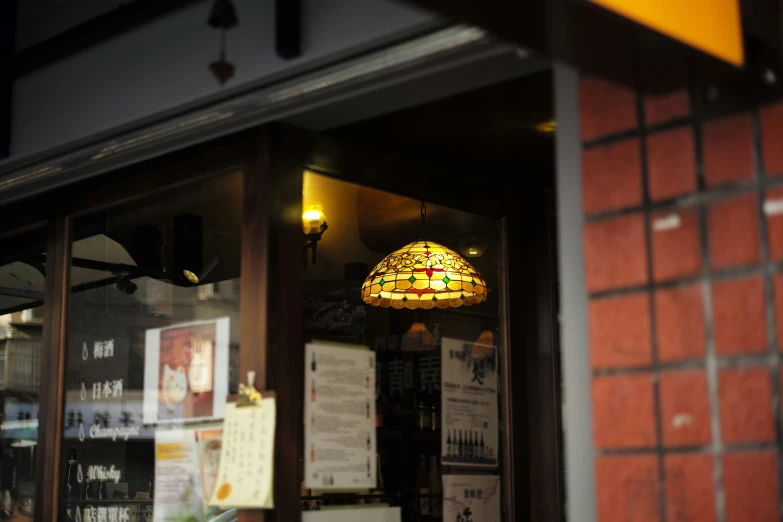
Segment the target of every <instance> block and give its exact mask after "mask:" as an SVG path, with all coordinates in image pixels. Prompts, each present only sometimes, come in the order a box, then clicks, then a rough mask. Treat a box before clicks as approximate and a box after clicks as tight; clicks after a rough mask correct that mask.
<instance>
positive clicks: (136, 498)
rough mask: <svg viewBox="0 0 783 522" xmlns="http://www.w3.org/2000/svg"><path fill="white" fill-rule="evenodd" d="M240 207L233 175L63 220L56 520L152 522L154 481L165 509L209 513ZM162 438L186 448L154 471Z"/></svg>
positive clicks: (231, 328)
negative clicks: (65, 262) (66, 248)
mask: <svg viewBox="0 0 783 522" xmlns="http://www.w3.org/2000/svg"><path fill="white" fill-rule="evenodd" d="M240 214H241V174H239V173H235V174H231V175H224V176H220V177H216V178H213V179H210V180H208V181H204V182H199V183H195V184H193V185H189V186H186V187H184V188H178V189H177V190H175V191H167V192H166V193H162V194H156V195H150V196H147V197H145V198H143V199H141V200H137V201H136V202H134V203H133V204H125V205H122V206H118V207H113V208H110V209H108V210H105V211H102V212H99V213H96V214H91V215H87V216H83V217H80V218H78V219H77V220H76V221H75V225H74V231H73V234H74V236H73V244H72V256H71V267H70V285H71V295H70V302H69V308H68V330H67V332H68V343H67V354H66V368H65V387H66V388H65V404H64V416H63V423H64V426H63V440H62V458H63V463H62V470H63V475H62V477H61V486H60V495H61V505H62V506H63V509H64V511H65V513H64V515H67V518H68V519H70V520H73V521H79V520H84V521H85V522H87V521H93V522H151V521H152V519H153V499H154V497H155V495H156V491H157V494H158V495H159V497H160V498H159V500H161V501H164V500H165V504H166V505H167V506H169V509H170V510H169V511H166V512H164V513H161V514H160V515H161V516H165V517H167V518H168V519H171V520H174V519H181V520H202V521H203V520H209V519H210V518H212V517H213V516H215V515H217V514H219V510H216V509H208V508H207V507H206V499H207V498H208V497H209V496H210V495H211V493H212V488H213V481H214V472H215V471H216V469H215V462H216V458H217V456H218V455H219V450H220V437H221V430H222V423H221V419H222V412H223V406H224V405H225V401H226V396H227V395H228V394H229V393H235V392H236V388H237V384H238V383H237V365H238V350H239V317H240V316H239V282H240V273H239V272H240ZM163 440H165V441H168V442H169V443H171V444H175V445H177V448H180V449H182V450H183V451H184V452H190V453H187V455H191V454H192V455H193V456H194V460H193V461H192V462H191V465H184V467H183V469H182V472H181V473H179V474H174V475H172V474H171V473H168V474H167V475H166V476H163V475H162V474H159V473H158V471H157V470H158V469H162V468H160V467H159V466H158V467H156V441H157V443H158V444H159V445H160V444H161V441H163ZM179 455H180V456H182V455H185V454H184V453H179ZM187 460H188V459H187V458H183V459H182V462H183V463H184V462H185V461H187ZM172 476H176V477H177V479H178V480H177V482H173V481H172ZM159 481H161V482H159ZM189 517H192V518H189Z"/></svg>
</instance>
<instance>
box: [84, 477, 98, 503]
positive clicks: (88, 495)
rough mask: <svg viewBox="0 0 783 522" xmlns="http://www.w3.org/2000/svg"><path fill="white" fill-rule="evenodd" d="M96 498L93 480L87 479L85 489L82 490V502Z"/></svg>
mask: <svg viewBox="0 0 783 522" xmlns="http://www.w3.org/2000/svg"><path fill="white" fill-rule="evenodd" d="M95 498H97V497H96V491H95V486H94V485H93V480H92V479H90V478H88V479H87V488H86V489H85V490H84V500H94V499H95Z"/></svg>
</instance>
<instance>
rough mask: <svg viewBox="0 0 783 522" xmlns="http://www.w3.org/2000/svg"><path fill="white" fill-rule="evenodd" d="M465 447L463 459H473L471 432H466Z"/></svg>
mask: <svg viewBox="0 0 783 522" xmlns="http://www.w3.org/2000/svg"><path fill="white" fill-rule="evenodd" d="M465 445H466V450H467V451H465V458H468V459H473V432H472V431H468V434H467V435H466V436H465Z"/></svg>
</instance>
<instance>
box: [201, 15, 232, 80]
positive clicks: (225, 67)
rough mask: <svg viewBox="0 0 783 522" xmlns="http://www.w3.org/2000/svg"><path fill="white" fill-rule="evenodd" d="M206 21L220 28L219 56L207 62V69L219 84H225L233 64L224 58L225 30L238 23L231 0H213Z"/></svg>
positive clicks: (211, 25)
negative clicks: (209, 62)
mask: <svg viewBox="0 0 783 522" xmlns="http://www.w3.org/2000/svg"><path fill="white" fill-rule="evenodd" d="M207 23H208V24H209V26H210V27H213V28H215V29H219V30H220V58H218V59H217V60H215V61H214V62H212V63H211V64H209V70H210V71H212V74H213V75H214V76H215V78H216V79H217V81H218V82H220V85H225V84H226V82H227V81H228V80H230V79H231V78H232V77H233V76H234V70H235V67H234V64H233V63H231V62H229V61H228V60H226V31H227V30H228V29H231V28H232V27H236V26H237V25H238V24H239V18H237V11H236V9H235V8H234V4H233V3H232V2H231V0H215V3H214V4H213V5H212V11H211V12H210V13H209V18H208V19H207Z"/></svg>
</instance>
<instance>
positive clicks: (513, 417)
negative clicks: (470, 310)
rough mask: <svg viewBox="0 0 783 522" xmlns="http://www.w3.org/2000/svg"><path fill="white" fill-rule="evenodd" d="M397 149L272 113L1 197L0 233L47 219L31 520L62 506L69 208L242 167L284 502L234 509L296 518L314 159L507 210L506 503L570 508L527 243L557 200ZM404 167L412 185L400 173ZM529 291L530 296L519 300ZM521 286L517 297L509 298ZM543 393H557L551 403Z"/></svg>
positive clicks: (545, 275)
mask: <svg viewBox="0 0 783 522" xmlns="http://www.w3.org/2000/svg"><path fill="white" fill-rule="evenodd" d="M391 157H392V156H388V157H387V156H383V155H379V154H378V153H377V151H371V150H368V149H364V148H362V147H360V146H358V145H357V144H354V143H351V144H350V145H349V144H346V143H340V142H338V141H335V140H331V139H326V138H324V137H323V136H320V135H317V134H312V133H309V132H304V131H300V130H297V129H294V128H292V127H289V126H286V125H284V124H280V123H273V124H268V125H265V126H263V127H259V128H255V129H251V130H248V131H244V132H242V133H238V134H233V135H230V136H227V137H224V138H220V139H217V140H214V141H211V142H209V143H207V144H199V145H194V146H191V147H188V148H185V149H181V150H179V151H176V152H173V153H169V154H167V155H165V156H162V157H159V158H155V159H150V160H146V161H143V162H139V163H136V164H134V165H132V166H129V167H125V168H122V169H118V170H116V171H114V172H111V173H109V174H105V175H101V176H99V177H94V178H90V179H87V180H82V181H78V182H76V183H74V184H72V185H69V186H66V187H63V188H60V189H56V190H53V191H51V192H48V193H45V194H42V195H39V196H35V197H32V198H29V199H28V200H23V201H21V202H19V203H15V204H11V205H7V206H5V207H0V220H2V221H0V222H3V223H5V225H6V226H5V228H4V230H2V231H0V240H2V239H4V238H7V237H11V236H15V235H17V234H20V233H23V232H24V231H26V230H30V229H33V228H37V227H42V226H46V227H48V243H47V266H48V267H49V266H50V267H52V268H51V270H50V271H49V273H48V275H47V278H46V287H45V289H46V290H45V291H46V298H45V302H44V331H43V339H44V341H43V346H42V368H41V375H42V379H43V382H47V383H54V384H53V385H52V386H49V387H47V388H45V389H42V391H41V396H40V419H41V424H40V425H41V426H42V427H45V429H39V449H38V457H37V469H36V477H38V481H37V484H36V486H37V488H36V511H35V518H34V520H35V522H56V521H57V520H58V519H59V513H60V510H61V505H60V502H59V500H60V499H59V494H60V491H59V489H60V486H61V484H60V476H61V473H60V471H61V470H60V464H61V461H62V455H61V438H62V423H63V394H64V387H63V386H64V369H65V349H66V340H67V332H66V329H67V310H68V298H69V289H70V287H69V281H68V279H69V272H70V250H71V240H72V230H71V229H72V225H73V222H74V219H75V218H76V217H78V216H80V215H83V214H86V213H90V212H95V211H99V210H102V209H105V208H108V207H112V206H115V205H119V204H124V203H132V202H134V201H140V202H141V201H143V200H144V198H145V197H146V196H148V195H149V194H151V193H154V192H160V191H164V190H170V189H172V188H176V187H178V186H185V185H188V184H191V183H198V181H199V180H203V179H207V178H209V177H212V176H216V175H219V174H221V173H226V172H232V171H233V172H236V171H241V172H242V175H243V191H244V193H243V197H242V200H243V208H242V221H241V238H242V246H241V248H242V257H241V278H242V279H241V290H240V296H241V297H240V311H241V316H242V318H243V320H242V323H241V327H240V358H239V367H240V376H241V378H244V377H242V376H245V375H247V372H248V371H255V372H256V376H257V377H256V383H257V385H258V386H259V387H260V388H262V389H270V390H275V391H276V392H277V397H278V398H277V400H278V419H277V429H276V434H275V444H276V448H275V464H274V474H275V476H274V495H275V506H276V508H275V509H274V510H270V511H260V510H240V511H239V515H238V518H239V521H240V522H270V521H271V522H276V521H285V522H298V521H299V520H301V504H300V502H299V496H300V491H301V477H300V475H299V460H300V458H301V454H302V445H303V436H304V425H303V422H302V417H303V405H304V402H303V401H304V383H303V379H304V373H303V368H304V349H303V327H302V301H303V274H304V266H303V265H304V260H303V256H302V248H303V243H302V237H301V236H302V233H301V218H300V216H301V206H302V183H303V173H304V171H305V170H311V171H314V172H317V173H320V174H324V175H327V176H331V177H334V178H337V179H341V180H344V181H348V182H351V183H356V184H359V185H363V186H367V187H371V188H375V189H379V190H387V191H390V192H396V193H399V194H400V195H403V196H408V197H413V198H417V199H420V198H425V199H427V200H428V201H429V202H432V203H435V204H442V205H446V206H449V207H452V208H456V209H459V210H465V211H468V212H472V213H475V214H479V215H482V216H486V217H490V218H493V219H496V220H498V222H499V224H500V230H501V248H502V252H501V254H502V255H501V259H502V263H503V276H502V278H501V283H500V286H502V288H501V289H500V290H501V291H502V296H501V303H502V308H503V313H502V314H501V324H502V327H503V334H502V335H503V342H504V343H505V346H506V347H507V349H506V350H504V357H505V361H504V367H505V368H506V374H505V375H504V376H503V379H504V380H503V389H504V390H505V396H504V401H503V403H504V408H505V409H504V418H505V419H506V426H508V428H509V429H506V430H504V433H503V443H504V446H505V448H506V449H507V451H506V452H505V461H504V463H503V467H502V468H501V469H502V471H503V473H504V476H503V481H504V487H505V492H504V498H505V505H504V506H503V510H504V511H505V512H507V513H508V516H509V520H547V521H550V520H562V491H561V488H560V481H559V480H558V478H557V476H556V475H558V474H557V473H552V472H551V470H552V469H557V470H558V471H559V469H558V468H559V467H560V466H559V458H560V450H559V442H558V441H559V437H560V423H559V415H560V413H559V402H558V401H559V394H558V390H559V383H557V382H553V379H552V377H553V376H554V374H553V373H552V368H553V367H554V365H555V364H557V363H558V361H557V360H556V359H557V356H558V355H557V351H556V350H555V349H553V347H555V346H556V335H552V332H553V331H555V332H556V318H555V317H556V307H555V306H554V304H553V303H554V301H553V299H554V295H555V294H554V293H553V292H554V287H553V286H552V284H551V281H553V277H554V276H553V274H552V273H551V270H552V268H553V266H552V264H553V259H552V258H551V257H549V258H546V259H544V256H532V257H531V256H530V254H529V252H530V251H531V250H533V251H536V250H539V249H543V250H546V249H547V248H549V245H550V240H551V237H549V236H547V234H546V233H543V232H542V231H543V230H546V229H547V227H548V226H550V225H551V216H552V213H553V209H552V207H551V206H546V205H545V204H544V203H542V202H544V201H548V200H547V199H546V197H544V198H542V194H541V192H540V191H530V192H529V193H528V194H527V195H525V196H524V198H522V197H521V196H520V194H519V193H516V192H515V191H513V190H511V189H512V187H513V184H512V183H513V180H509V181H507V182H506V185H505V188H506V190H499V191H487V193H488V195H487V197H485V198H483V199H476V198H474V197H472V196H471V195H469V194H465V193H464V191H455V192H451V193H450V192H449V191H448V190H443V189H442V186H443V183H440V181H441V180H439V179H438V176H437V175H432V173H429V172H428V173H422V172H416V170H415V168H414V167H412V166H411V165H403V164H401V163H400V162H399V161H397V160H393V159H390V158H391ZM406 178H407V179H415V180H416V183H400V182H399V181H400V180H404V179H406ZM401 188H402V190H400V189H401ZM495 192H496V193H495ZM512 196H513V198H512ZM526 203H530V204H526ZM50 260H51V261H50ZM520 266H522V267H524V269H523V270H517V269H515V270H514V271H513V274H514V275H513V276H511V277H509V275H510V274H512V272H511V271H510V270H509V267H520ZM520 293H522V294H529V297H528V298H526V299H522V300H520V299H519V295H520ZM512 295H513V296H514V299H510V296H512ZM248 318H253V320H248ZM512 346H513V349H512ZM294 347H298V348H299V349H292V348H294ZM542 372H543V373H542ZM512 374H513V376H514V379H512V378H511V376H512ZM519 377H522V380H520V378H519ZM520 384H521V385H520ZM542 394H543V395H547V394H548V395H549V397H550V398H551V399H552V400H550V401H545V402H544V403H542V402H541V401H540V400H539V397H541V396H542ZM542 421H543V423H544V427H543V429H544V433H545V434H546V436H545V437H541V436H540V435H538V436H537V435H536V430H534V429H533V427H536V426H542ZM553 466H554V468H553ZM531 477H537V478H536V479H531ZM542 477H543V478H542Z"/></svg>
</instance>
